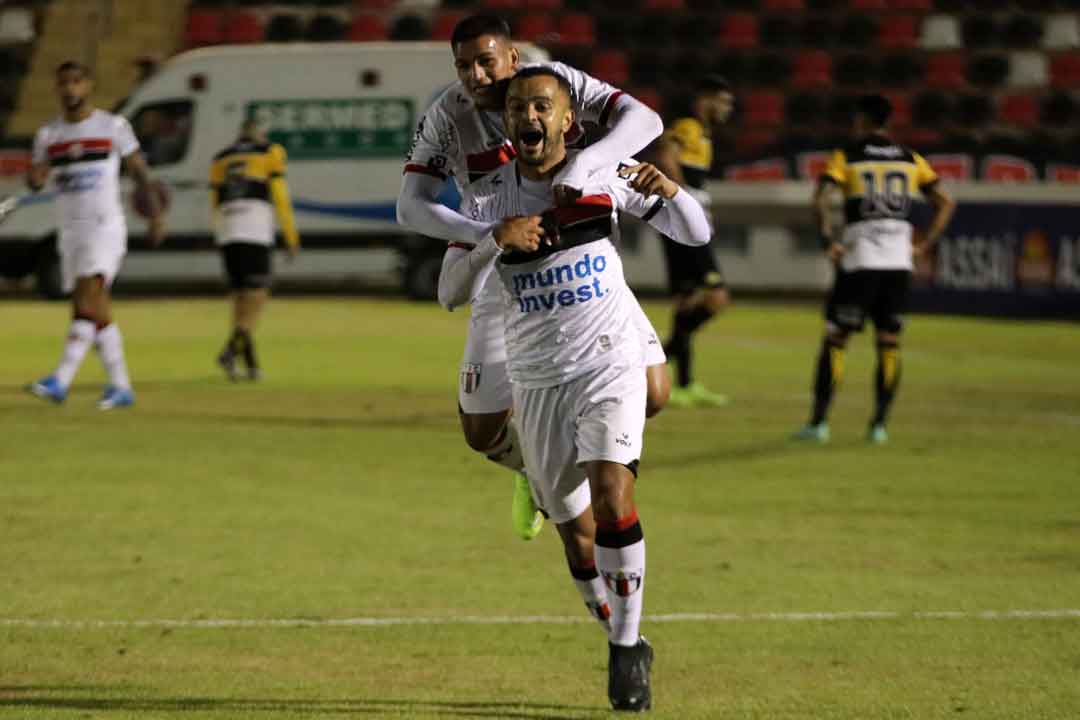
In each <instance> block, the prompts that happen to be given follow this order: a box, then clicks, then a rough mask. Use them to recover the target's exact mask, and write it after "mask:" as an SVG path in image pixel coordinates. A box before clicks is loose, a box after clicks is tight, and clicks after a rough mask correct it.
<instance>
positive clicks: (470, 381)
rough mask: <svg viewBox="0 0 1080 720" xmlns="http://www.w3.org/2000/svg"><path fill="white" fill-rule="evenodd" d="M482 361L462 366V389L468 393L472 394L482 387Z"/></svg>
mask: <svg viewBox="0 0 1080 720" xmlns="http://www.w3.org/2000/svg"><path fill="white" fill-rule="evenodd" d="M481 367H483V365H482V364H481V363H465V364H464V365H462V366H461V390H462V392H464V393H465V394H466V395H471V394H472V393H474V392H476V391H477V389H479V387H480V368H481Z"/></svg>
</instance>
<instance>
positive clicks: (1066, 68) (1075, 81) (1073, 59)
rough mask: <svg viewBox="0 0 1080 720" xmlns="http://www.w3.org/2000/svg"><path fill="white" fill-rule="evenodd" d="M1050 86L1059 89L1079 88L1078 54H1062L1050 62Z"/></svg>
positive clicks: (1079, 65)
mask: <svg viewBox="0 0 1080 720" xmlns="http://www.w3.org/2000/svg"><path fill="white" fill-rule="evenodd" d="M1050 84H1051V85H1052V86H1054V87H1059V88H1076V87H1080V53H1064V54H1062V55H1057V56H1055V57H1053V58H1052V59H1051V60H1050Z"/></svg>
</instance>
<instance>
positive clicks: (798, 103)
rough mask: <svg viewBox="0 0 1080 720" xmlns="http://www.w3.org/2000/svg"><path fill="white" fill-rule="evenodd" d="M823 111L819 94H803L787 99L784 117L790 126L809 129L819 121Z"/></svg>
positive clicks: (823, 107)
mask: <svg viewBox="0 0 1080 720" xmlns="http://www.w3.org/2000/svg"><path fill="white" fill-rule="evenodd" d="M824 111H825V106H824V103H823V102H822V99H821V94H820V93H816V92H803V93H798V94H795V95H791V96H789V97H788V99H787V104H786V105H785V108H784V117H785V119H786V122H787V124H788V125H790V126H793V127H800V126H801V127H811V126H815V125H817V124H818V123H819V122H820V121H821V117H822V114H823V113H824Z"/></svg>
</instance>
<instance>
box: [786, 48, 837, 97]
mask: <svg viewBox="0 0 1080 720" xmlns="http://www.w3.org/2000/svg"><path fill="white" fill-rule="evenodd" d="M794 66H795V67H794V72H793V73H792V76H791V84H792V86H794V87H796V88H809V87H822V86H826V85H829V84H831V83H832V75H833V63H832V57H830V56H829V53H827V52H825V51H824V50H806V51H803V52H801V53H799V54H798V55H796V56H795V63H794Z"/></svg>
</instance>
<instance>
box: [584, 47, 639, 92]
mask: <svg viewBox="0 0 1080 720" xmlns="http://www.w3.org/2000/svg"><path fill="white" fill-rule="evenodd" d="M589 74H590V75H592V76H593V77H597V78H600V79H601V80H603V81H604V82H607V83H611V84H612V85H615V86H621V85H625V84H626V81H627V80H629V79H630V58H629V57H627V55H626V53H625V52H624V51H622V50H599V51H597V52H596V53H594V54H593V56H592V62H591V63H590V64H589Z"/></svg>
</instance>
